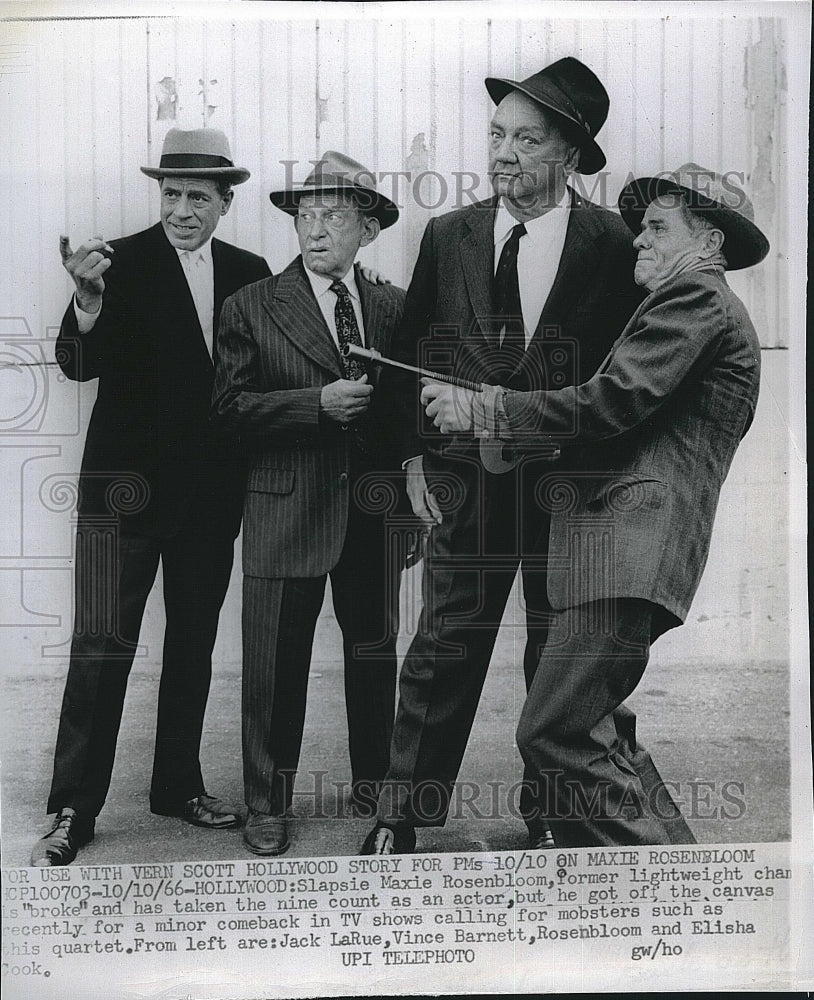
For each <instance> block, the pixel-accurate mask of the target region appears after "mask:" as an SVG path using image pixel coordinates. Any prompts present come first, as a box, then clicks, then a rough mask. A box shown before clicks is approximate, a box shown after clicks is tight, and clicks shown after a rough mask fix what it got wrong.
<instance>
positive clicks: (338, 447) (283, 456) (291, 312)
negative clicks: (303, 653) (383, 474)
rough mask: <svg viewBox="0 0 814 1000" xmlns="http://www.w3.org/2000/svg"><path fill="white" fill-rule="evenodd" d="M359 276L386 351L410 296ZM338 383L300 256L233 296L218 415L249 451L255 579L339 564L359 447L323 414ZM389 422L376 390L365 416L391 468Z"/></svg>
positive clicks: (336, 364)
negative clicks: (330, 388) (327, 394)
mask: <svg viewBox="0 0 814 1000" xmlns="http://www.w3.org/2000/svg"><path fill="white" fill-rule="evenodd" d="M356 282H357V286H358V288H359V295H360V298H361V300H362V316H363V320H364V327H365V339H366V343H367V346H368V347H373V348H375V349H377V350H379V351H381V352H382V353H383V354H386V353H387V352H388V351H389V349H390V342H391V338H392V336H393V333H394V331H395V329H396V327H397V325H398V322H399V320H400V319H401V313H402V308H403V302H404V292H403V291H402V289H400V288H395V287H393V286H392V285H372V284H370V283H369V282H367V281H365V280H364V279H363V278H362V276H361V273H360V272H359V271H358V269H357V272H356ZM339 378H344V374H343V369H342V362H341V359H340V357H339V352H338V350H337V348H336V345H335V343H334V341H333V338H332V337H331V334H330V331H329V330H328V327H327V325H326V323H325V320H324V318H323V316H322V313H321V312H320V308H319V305H318V304H317V301H316V299H315V297H314V293H313V291H312V289H311V285H310V282H309V281H308V278H307V277H306V275H305V270H304V268H303V264H302V258H301V257H297V258H296V259H295V260H294V261H292V263H291V264H289V265H288V267H287V268H286V269H285V270H284V271H283V272H282V273H281V274H279V275H273V276H272V277H270V278H267V279H266V280H265V281H260V282H258V283H256V284H254V285H250V286H248V287H247V288H243V289H241V291H239V292H238V293H237V294H236V295H234V296H232V298H230V299H229V300H227V302H226V303H225V305H224V308H223V317H222V328H221V338H220V349H219V352H218V365H217V371H216V376H215V389H214V395H213V416H214V419H215V422H216V423H217V424H219V425H221V426H225V427H226V428H228V429H229V430H231V431H236V432H238V433H239V434H240V435H241V438H242V440H243V441H244V442H245V443H246V444H247V446H248V448H249V451H250V465H249V477H248V482H247V495H246V504H245V509H244V526H243V571H244V573H246V574H247V575H248V576H259V577H313V576H322V575H323V574H325V573H327V572H329V571H330V570H331V569H332V568H333V567H334V566H335V565H336V563H337V562H338V560H339V556H340V553H341V551H342V546H343V543H344V539H345V531H346V526H347V519H348V497H349V491H350V489H351V488H352V487H353V486H354V482H353V478H352V477H351V476H350V463H351V448H352V447H353V445H352V442H351V440H350V439H351V434H350V433H349V432H348V431H347V430H342V429H341V428H340V427H339V426H338V425H336V424H334V423H331V422H330V421H327V420H325V419H324V418H321V417H320V412H319V400H320V394H321V392H322V388H323V386H325V385H328V384H329V383H330V382H334V381H336V380H337V379H339ZM387 423H388V421H387V419H386V416H385V415H384V414H383V413H382V411H381V408H380V403H379V399H378V394H377V393H375V394H374V402H373V405H372V406H371V410H370V412H369V419H368V420H367V428H368V430H369V431H370V432H371V448H372V451H373V455H372V456H371V458H370V462H369V464H370V467H371V469H374V470H387V469H392V468H393V459H392V456H390V455H388V454H386V450H385V447H384V438H383V436H380V434H381V433H382V431H383V429H384V428H386V426H387ZM371 487H372V488H374V489H375V487H373V484H372V483H371ZM380 499H381V498H380ZM371 501H373V498H371ZM393 502H394V503H395V497H394V498H393Z"/></svg>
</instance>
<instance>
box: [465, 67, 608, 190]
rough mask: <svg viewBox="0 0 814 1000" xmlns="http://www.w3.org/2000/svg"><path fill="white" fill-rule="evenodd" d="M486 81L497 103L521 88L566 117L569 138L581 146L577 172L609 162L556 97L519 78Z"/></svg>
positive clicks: (600, 166)
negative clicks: (541, 92)
mask: <svg viewBox="0 0 814 1000" xmlns="http://www.w3.org/2000/svg"><path fill="white" fill-rule="evenodd" d="M484 82H485V84H486V89H487V90H488V91H489V96H490V97H491V98H492V100H493V101H494V102H495V104H500V102H501V101H502V100H503V98H504V97H507V96H508V95H509V94H510V93H511V92H512V91H513V90H519V91H520V93H521V94H525V95H526V97H530V98H531V99H532V101H535V102H536V103H537V104H539V105H541V106H542V107H544V108H548V110H549V111H554V112H555V113H556V114H557V115H559V117H560V118H564V119H565V120H566V121H567V122H568V124H569V126H570V127H569V129H568V136H569V138H573V139H574V140H575V141H576V143H577V145H578V146H579V164H578V165H577V173H580V174H595V173H596V172H597V171H598V170H601V169H602V168H603V167H604V166H605V164H606V163H607V160H606V159H605V154H604V153H603V152H602V150H601V149H600V147H599V146H598V145H597V143H596V140H595V139H593V138H592V137H591V136H590V135H588V133H587V132H586V131H585V128H584V126H583V125H582V124H581V123H580V122H578V121H577V120H576V118H574V116H573V115H572V114H571V113H570V112H569V111H568V110H567V109H566V108H564V107H563V106H562V105H559V104H557V103H556V102H555V100H554V98H550V99H549V98H546V97H544V96H542V95H540V94H536V93H534V91H533V90H530V89H529V88H528V87H525V86H524V85H523V84H522V83H519V82H518V81H517V80H505V79H503V78H502V77H496V76H488V77H487V78H486V80H485V81H484Z"/></svg>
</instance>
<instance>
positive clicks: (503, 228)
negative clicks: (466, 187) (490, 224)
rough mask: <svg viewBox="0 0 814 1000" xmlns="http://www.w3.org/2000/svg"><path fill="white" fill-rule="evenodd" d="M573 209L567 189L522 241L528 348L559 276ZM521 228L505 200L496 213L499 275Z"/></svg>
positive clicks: (520, 258)
mask: <svg viewBox="0 0 814 1000" xmlns="http://www.w3.org/2000/svg"><path fill="white" fill-rule="evenodd" d="M570 207H571V205H570V195H569V193H568V189H567V188H566V190H565V192H564V194H563V196H562V198H560V200H559V201H558V202H557V204H556V205H555V206H554V208H552V209H551V210H550V211H548V212H546V214H545V215H541V216H540V217H539V218H538V219H532V220H531V221H530V222H526V223H524V225H525V227H526V234H525V236H523V237H522V238H521V240H520V243H519V244H518V250H517V280H518V284H519V286H520V305H521V307H522V309H523V326H524V327H525V332H526V347H528V346H529V342H530V341H531V338H532V337H533V336H534V331H535V330H536V329H537V324H538V323H539V322H540V315H541V313H542V311H543V306H544V305H545V303H546V299H547V298H548V296H549V294H550V292H551V288H552V285H553V284H554V278H555V277H556V276H557V268H559V266H560V257H561V256H562V248H563V246H564V245H565V231H566V229H567V228H568V213H569V211H570ZM517 224H518V223H517V219H515V217H514V216H513V215H512V214H511V213H510V212H509V210H508V209H507V208H506V206H505V205H504V203H503V200H502V199H501V201H500V204H499V205H498V209H497V212H496V213H495V230H494V233H495V259H494V269H495V271H497V265H498V261H499V260H500V254H501V251H502V250H503V247H504V245H505V243H506V241H507V240H508V238H509V236H510V234H511V231H512V229H514V227H515V226H516V225H517Z"/></svg>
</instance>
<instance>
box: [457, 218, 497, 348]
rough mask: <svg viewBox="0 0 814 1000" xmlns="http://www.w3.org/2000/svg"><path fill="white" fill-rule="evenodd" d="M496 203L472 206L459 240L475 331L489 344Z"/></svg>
mask: <svg viewBox="0 0 814 1000" xmlns="http://www.w3.org/2000/svg"><path fill="white" fill-rule="evenodd" d="M496 208H497V200H496V199H494V198H493V199H491V200H490V201H486V202H480V203H479V204H477V205H473V206H472V211H471V212H470V214H469V216H468V217H467V220H466V221H467V225H468V226H469V234H468V235H467V236H465V237H464V238H463V239H462V240H461V250H460V252H461V266H462V267H463V273H464V281H465V282H466V290H467V292H468V293H469V301H470V303H471V305H472V311H473V312H474V314H475V317H476V318H477V321H478V329H479V330H480V333H481V335H482V336H483V337H484V339H485V340H486V342H487V343H490V337H489V332H490V325H491V324H490V318H491V316H492V312H493V309H492V275H493V272H494V259H495V232H494V230H495V210H496Z"/></svg>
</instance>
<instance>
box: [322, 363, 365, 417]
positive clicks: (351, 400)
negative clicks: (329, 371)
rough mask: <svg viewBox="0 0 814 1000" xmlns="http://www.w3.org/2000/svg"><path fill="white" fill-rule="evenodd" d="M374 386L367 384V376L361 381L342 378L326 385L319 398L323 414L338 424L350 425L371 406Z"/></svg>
mask: <svg viewBox="0 0 814 1000" xmlns="http://www.w3.org/2000/svg"><path fill="white" fill-rule="evenodd" d="M372 396H373V386H372V385H368V384H367V375H363V376H362V377H361V378H360V379H346V378H340V379H337V380H336V382H331V383H330V384H329V385H326V386H325V387H324V388H323V390H322V393H321V395H320V397H319V405H320V408H321V410H322V412H323V413H324V414H325V416H326V417H328V419H329V420H333V421H334V422H335V423H337V424H349V423H351V422H352V421H354V420H358V418H359V417H361V416H362V414H363V413H364V412H365V411H366V410H367V409H368V407H369V406H370V400H371V397H372Z"/></svg>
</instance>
